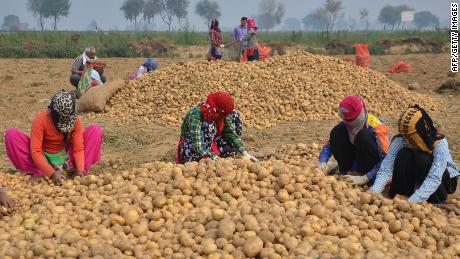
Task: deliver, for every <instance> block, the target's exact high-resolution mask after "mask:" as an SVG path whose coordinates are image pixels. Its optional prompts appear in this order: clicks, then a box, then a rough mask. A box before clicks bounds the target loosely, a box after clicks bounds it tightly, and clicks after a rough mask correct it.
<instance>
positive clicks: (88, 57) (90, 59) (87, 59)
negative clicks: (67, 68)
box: [70, 47, 107, 87]
mask: <svg viewBox="0 0 460 259" xmlns="http://www.w3.org/2000/svg"><path fill="white" fill-rule="evenodd" d="M96 61H97V57H96V48H94V47H88V48H86V49H85V51H84V52H83V54H81V55H80V56H78V57H77V58H76V59H75V61H74V62H73V65H72V69H71V73H72V74H71V75H70V83H71V84H72V85H73V86H75V87H78V84H79V82H80V80H81V78H82V76H83V75H84V74H85V71H86V69H87V66H88V65H89V64H92V63H95V62H96ZM100 79H101V82H102V83H105V82H106V81H107V78H106V77H105V76H104V75H103V74H100Z"/></svg>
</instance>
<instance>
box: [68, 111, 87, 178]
mask: <svg viewBox="0 0 460 259" xmlns="http://www.w3.org/2000/svg"><path fill="white" fill-rule="evenodd" d="M71 142H72V148H73V156H74V158H75V169H76V170H77V172H84V171H85V143H84V140H83V125H82V123H81V120H80V118H77V121H76V122H75V128H74V130H73V131H72V135H71Z"/></svg>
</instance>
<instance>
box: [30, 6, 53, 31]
mask: <svg viewBox="0 0 460 259" xmlns="http://www.w3.org/2000/svg"><path fill="white" fill-rule="evenodd" d="M27 9H28V10H29V11H31V12H32V13H33V15H34V17H38V24H39V25H40V29H41V30H42V31H44V30H45V22H46V19H48V18H49V17H50V8H49V6H47V5H46V2H45V1H44V0H28V2H27Z"/></svg>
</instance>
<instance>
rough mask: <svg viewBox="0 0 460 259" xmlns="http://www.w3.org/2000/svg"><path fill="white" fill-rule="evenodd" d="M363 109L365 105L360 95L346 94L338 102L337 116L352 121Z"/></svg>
mask: <svg viewBox="0 0 460 259" xmlns="http://www.w3.org/2000/svg"><path fill="white" fill-rule="evenodd" d="M363 109H365V106H364V101H363V99H361V97H359V96H356V95H352V96H347V97H345V99H343V101H342V102H340V105H339V116H340V118H342V119H343V120H345V121H353V120H355V119H356V118H358V116H359V115H360V114H361V112H362V111H363Z"/></svg>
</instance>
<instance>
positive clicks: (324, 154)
mask: <svg viewBox="0 0 460 259" xmlns="http://www.w3.org/2000/svg"><path fill="white" fill-rule="evenodd" d="M369 118H370V119H369V122H371V120H374V119H378V118H376V117H375V116H373V115H369ZM378 121H379V122H380V124H378V123H377V124H376V123H374V122H372V123H368V129H370V131H371V132H372V134H373V135H374V137H375V141H376V142H377V148H378V154H379V158H380V159H379V162H378V163H377V164H375V166H374V167H373V168H372V169H371V170H370V171H369V172H367V173H366V175H367V177H368V178H369V179H370V180H375V178H376V176H377V171H378V170H379V168H380V164H381V163H382V161H383V159H384V158H385V155H386V154H385V150H384V147H383V143H382V141H381V140H380V138H379V136H378V134H377V133H376V128H375V127H379V126H382V125H385V122H384V121H383V120H381V119H378ZM340 124H344V122H340ZM385 137H386V138H387V139H388V140H389V139H390V135H389V134H388V135H386V136H385ZM331 156H332V149H331V144H330V142H329V141H328V142H327V143H326V144H325V145H324V146H323V148H322V149H321V152H320V153H319V162H320V163H327V161H329V159H330V158H331ZM357 168H358V165H357V163H356V161H354V163H353V166H352V169H351V170H357ZM339 169H340V168H339ZM340 174H342V175H343V174H346V172H340Z"/></svg>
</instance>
